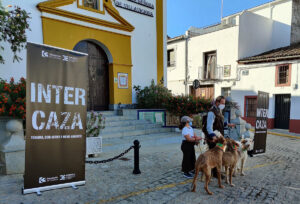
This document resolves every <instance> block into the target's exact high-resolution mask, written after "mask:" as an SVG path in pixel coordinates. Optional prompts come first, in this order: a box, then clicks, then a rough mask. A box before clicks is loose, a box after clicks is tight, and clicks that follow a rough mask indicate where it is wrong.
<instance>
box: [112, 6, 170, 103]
mask: <svg viewBox="0 0 300 204" xmlns="http://www.w3.org/2000/svg"><path fill="white" fill-rule="evenodd" d="M148 2H150V3H153V4H154V7H155V8H154V9H147V8H146V7H143V6H140V5H138V4H134V3H132V2H129V1H126V3H127V4H130V5H134V6H138V7H141V8H143V9H146V10H149V11H152V12H153V15H154V17H149V16H145V15H142V14H138V13H135V12H132V11H128V10H125V9H122V8H119V7H116V8H117V9H118V11H119V12H120V15H121V16H122V17H124V18H125V19H126V20H127V21H128V22H129V23H130V24H131V25H133V26H134V27H135V29H134V31H133V32H132V38H131V53H132V64H133V67H132V87H133V86H134V85H140V86H141V87H144V86H149V85H150V83H151V80H152V79H154V81H155V83H156V82H157V49H156V48H157V43H156V42H157V41H156V1H155V0H148ZM165 26H166V24H165ZM135 102H136V94H135V92H134V91H132V103H135Z"/></svg>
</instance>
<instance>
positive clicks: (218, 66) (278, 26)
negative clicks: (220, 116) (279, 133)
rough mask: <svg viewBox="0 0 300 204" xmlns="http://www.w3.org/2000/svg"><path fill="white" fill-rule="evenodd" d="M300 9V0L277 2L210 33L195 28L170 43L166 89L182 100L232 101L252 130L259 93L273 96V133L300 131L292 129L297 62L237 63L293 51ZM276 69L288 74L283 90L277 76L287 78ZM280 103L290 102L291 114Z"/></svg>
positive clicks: (226, 21) (235, 17) (215, 27)
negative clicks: (221, 97) (195, 84)
mask: <svg viewBox="0 0 300 204" xmlns="http://www.w3.org/2000/svg"><path fill="white" fill-rule="evenodd" d="M297 6H299V1H296V0H294V1H293V0H275V1H272V2H270V3H267V4H263V5H261V6H258V7H255V8H251V9H248V10H246V11H243V12H240V13H237V14H233V15H230V16H227V17H224V18H222V21H221V23H220V24H217V25H213V26H209V27H206V28H194V27H191V28H190V29H189V30H188V31H187V32H186V34H185V35H182V36H179V37H175V38H171V39H168V45H167V56H168V63H167V64H168V68H167V69H168V71H167V76H168V84H167V86H168V88H169V89H171V90H172V92H173V93H174V94H179V95H180V94H186V95H188V94H190V95H194V96H200V97H205V98H215V97H217V96H218V95H225V96H231V97H232V98H233V100H234V101H236V102H237V103H238V104H239V106H240V109H241V111H242V114H243V116H244V118H245V119H246V120H247V121H248V122H251V123H252V125H254V121H255V113H254V112H253V111H254V110H256V98H257V94H258V91H265V92H268V93H269V94H270V101H269V104H270V109H269V111H270V112H269V118H270V119H269V128H284V129H289V130H290V131H292V132H300V130H299V129H295V128H294V127H295V124H298V121H299V119H300V112H299V110H298V109H297V104H299V103H300V101H298V98H299V94H300V91H299V89H298V81H299V74H298V72H297V71H298V68H297V67H298V62H297V59H296V61H295V59H293V60H292V61H290V58H286V59H285V60H279V61H278V60H275V61H272V63H267V64H265V65H262V64H259V65H258V64H257V62H255V63H256V64H255V63H254V64H251V63H248V64H243V63H242V62H239V63H238V60H240V59H247V58H249V57H250V58H251V57H252V56H256V55H261V53H265V52H267V51H270V50H271V51H272V52H274V51H276V49H277V48H282V47H286V48H288V49H291V48H290V47H289V46H290V45H291V40H292V43H297V39H298V38H295V35H296V34H297V33H299V32H297V30H295V29H294V28H297V27H299V25H300V24H299V22H296V20H295V19H298V18H297V17H295V16H297V14H298V13H299V12H295V11H299V9H298V10H297V9H296V8H297ZM293 30H294V32H293ZM294 38H295V39H296V40H295V42H293V39H294ZM287 52H288V51H287ZM266 62H268V61H266ZM286 64H287V65H288V67H291V68H290V69H289V70H286V69H287V68H284V66H285V65H286ZM282 66H283V68H282ZM278 70H285V71H284V73H285V74H289V77H291V79H290V81H289V83H284V85H283V84H280V83H279V82H278V80H280V79H279V75H280V76H281V77H283V75H284V73H281V74H278V73H279V71H278ZM286 78H287V77H286ZM286 78H285V79H286ZM195 79H198V80H199V81H200V88H199V89H196V90H194V89H193V88H192V84H193V81H194V80H195ZM285 79H281V80H285ZM280 100H281V101H288V100H290V102H291V103H290V109H287V108H288V107H287V106H288V105H283V102H280ZM280 103H282V104H280ZM276 104H277V105H276ZM279 107H280V108H279ZM279 109H281V110H285V111H283V112H288V113H290V114H289V115H286V116H282V113H280V114H279V113H278V110H279ZM276 110H277V112H276ZM288 110H289V111H290V112H289V111H288ZM297 110H298V111H297ZM280 120H285V121H286V123H287V124H289V125H285V126H284V127H282V126H280V125H276V124H279V123H280V122H278V121H280ZM276 121H277V122H276ZM298 126H299V125H298Z"/></svg>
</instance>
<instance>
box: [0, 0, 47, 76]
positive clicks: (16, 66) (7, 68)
mask: <svg viewBox="0 0 300 204" xmlns="http://www.w3.org/2000/svg"><path fill="white" fill-rule="evenodd" d="M39 2H42V0H40V1H38V0H26V1H18V0H3V1H2V5H3V6H4V7H6V6H7V5H12V6H15V5H16V6H19V7H21V8H22V9H25V10H27V11H28V12H30V17H31V19H30V20H29V24H30V29H31V31H29V30H27V31H26V35H27V41H28V42H34V43H42V42H43V34H42V21H41V13H40V12H39V10H38V9H37V8H36V5H37V4H38V3H39ZM1 43H2V42H1ZM3 45H4V51H1V55H2V56H3V57H4V60H5V64H0V78H3V79H6V80H9V79H10V78H11V77H14V78H15V80H16V81H17V80H19V79H20V78H21V77H26V50H25V49H24V50H22V51H21V52H20V53H18V56H20V57H22V58H23V60H22V61H20V62H14V63H13V53H12V51H11V50H10V45H9V44H8V43H4V44H3Z"/></svg>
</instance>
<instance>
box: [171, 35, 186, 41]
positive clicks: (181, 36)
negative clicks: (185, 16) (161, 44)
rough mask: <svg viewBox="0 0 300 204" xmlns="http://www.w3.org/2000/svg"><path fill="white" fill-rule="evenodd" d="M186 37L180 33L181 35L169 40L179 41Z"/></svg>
mask: <svg viewBox="0 0 300 204" xmlns="http://www.w3.org/2000/svg"><path fill="white" fill-rule="evenodd" d="M184 39H185V35H180V36H176V37H174V38H169V39H168V40H167V41H168V43H170V42H174V41H178V40H184Z"/></svg>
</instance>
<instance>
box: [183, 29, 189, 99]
mask: <svg viewBox="0 0 300 204" xmlns="http://www.w3.org/2000/svg"><path fill="white" fill-rule="evenodd" d="M184 38H185V80H184V85H185V95H186V96H187V95H188V92H189V90H188V69H189V57H188V54H189V47H188V41H189V33H188V31H186V34H185V36H184Z"/></svg>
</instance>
